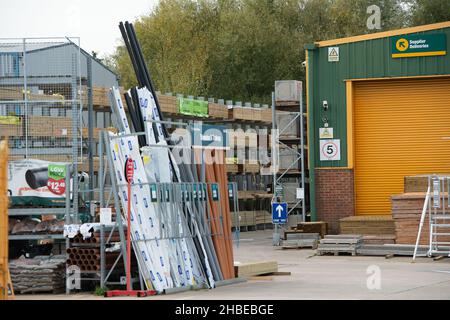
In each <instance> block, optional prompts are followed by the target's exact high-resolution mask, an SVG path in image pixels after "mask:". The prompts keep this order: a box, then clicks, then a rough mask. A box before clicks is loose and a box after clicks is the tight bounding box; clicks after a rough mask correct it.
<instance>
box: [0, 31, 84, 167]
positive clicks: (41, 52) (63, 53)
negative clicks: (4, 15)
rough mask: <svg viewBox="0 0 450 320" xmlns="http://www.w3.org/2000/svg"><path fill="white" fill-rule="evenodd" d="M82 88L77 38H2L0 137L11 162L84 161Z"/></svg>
mask: <svg viewBox="0 0 450 320" xmlns="http://www.w3.org/2000/svg"><path fill="white" fill-rule="evenodd" d="M84 81H85V80H84ZM82 85H85V84H83V80H82V77H81V68H80V46H79V38H27V39H0V136H1V137H8V140H9V146H10V150H11V151H10V155H9V160H19V159H41V160H47V161H52V162H70V163H80V162H81V161H82V129H81V123H82V122H81V111H82V99H81V94H82V91H81V88H82Z"/></svg>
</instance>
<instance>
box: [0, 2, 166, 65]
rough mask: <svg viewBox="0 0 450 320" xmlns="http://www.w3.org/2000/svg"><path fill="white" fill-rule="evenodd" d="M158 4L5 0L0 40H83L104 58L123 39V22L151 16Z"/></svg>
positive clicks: (84, 45) (88, 48)
mask: <svg viewBox="0 0 450 320" xmlns="http://www.w3.org/2000/svg"><path fill="white" fill-rule="evenodd" d="M157 3H158V0H1V3H0V38H23V37H65V36H69V37H80V41H81V47H82V48H83V49H85V50H86V51H88V52H91V51H96V52H99V54H100V56H103V55H104V54H110V53H112V52H113V50H114V47H115V45H116V44H117V40H118V39H121V35H120V31H119V28H118V25H119V22H120V21H125V20H128V21H130V22H131V21H133V20H135V19H136V18H137V17H139V16H141V15H143V14H146V13H149V12H150V11H151V9H152V8H153V7H154V6H155V5H156V4H157Z"/></svg>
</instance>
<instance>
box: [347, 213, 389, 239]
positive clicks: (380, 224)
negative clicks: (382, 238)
mask: <svg viewBox="0 0 450 320" xmlns="http://www.w3.org/2000/svg"><path fill="white" fill-rule="evenodd" d="M339 224H340V229H341V233H342V234H362V235H393V234H395V225H394V220H393V219H392V216H390V215H366V216H353V217H346V218H342V219H340V220H339Z"/></svg>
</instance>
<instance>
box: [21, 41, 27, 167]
mask: <svg viewBox="0 0 450 320" xmlns="http://www.w3.org/2000/svg"><path fill="white" fill-rule="evenodd" d="M22 64H23V89H24V93H23V97H24V107H25V110H24V120H25V159H28V85H27V48H26V39H23V60H22Z"/></svg>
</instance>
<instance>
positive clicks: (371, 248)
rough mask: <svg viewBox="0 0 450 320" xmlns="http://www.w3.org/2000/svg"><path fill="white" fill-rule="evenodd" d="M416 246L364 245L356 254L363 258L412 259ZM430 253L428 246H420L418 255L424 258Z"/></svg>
mask: <svg viewBox="0 0 450 320" xmlns="http://www.w3.org/2000/svg"><path fill="white" fill-rule="evenodd" d="M414 247H415V245H407V244H406V245H405V244H382V245H377V244H364V245H362V246H361V247H359V248H358V249H356V253H357V254H358V255H361V256H386V257H389V256H407V257H412V256H413V254H414ZM427 252H428V246H419V247H418V248H417V254H418V255H419V256H424V255H426V254H427Z"/></svg>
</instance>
